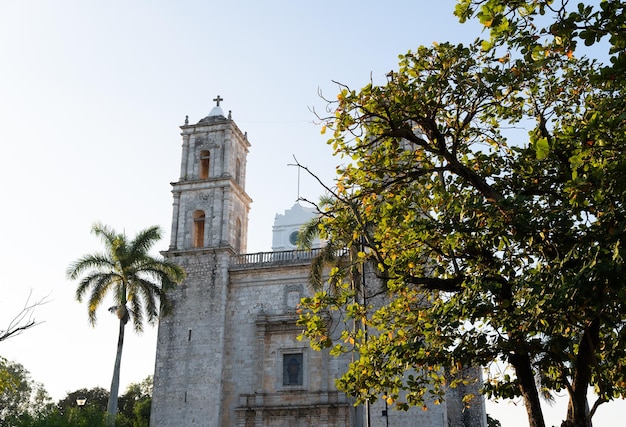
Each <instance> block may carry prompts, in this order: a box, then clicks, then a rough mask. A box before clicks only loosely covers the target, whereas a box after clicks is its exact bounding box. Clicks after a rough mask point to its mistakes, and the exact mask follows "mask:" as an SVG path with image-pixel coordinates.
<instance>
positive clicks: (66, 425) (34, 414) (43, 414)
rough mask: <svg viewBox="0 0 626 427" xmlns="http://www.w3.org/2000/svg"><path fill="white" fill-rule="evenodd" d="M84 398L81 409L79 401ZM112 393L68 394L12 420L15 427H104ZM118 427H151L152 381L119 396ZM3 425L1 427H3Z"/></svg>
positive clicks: (98, 390) (93, 390)
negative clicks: (54, 402)
mask: <svg viewBox="0 0 626 427" xmlns="http://www.w3.org/2000/svg"><path fill="white" fill-rule="evenodd" d="M79 397H80V398H85V405H84V406H82V407H79V406H78V404H77V402H76V400H77V399H78V398H79ZM108 399H109V392H108V391H107V390H105V389H103V388H102V387H95V388H91V389H85V388H82V389H79V390H76V391H73V392H70V393H68V394H67V395H66V396H65V397H64V398H63V399H61V400H59V401H58V402H57V404H56V405H53V404H48V405H46V406H45V407H42V408H41V409H40V410H39V411H25V412H22V413H19V414H17V415H16V416H15V417H13V418H12V421H11V424H10V425H11V426H12V427H39V426H41V427H78V426H84V427H103V426H105V425H106V421H107V419H106V417H105V414H106V410H107V401H108ZM119 400H120V411H119V412H118V414H117V416H116V419H115V425H116V426H117V427H148V425H149V422H150V405H151V402H152V377H148V378H146V379H145V380H143V381H142V382H140V383H132V384H130V385H129V386H128V388H127V389H126V392H125V393H124V394H123V395H122V396H120V398H119ZM0 425H2V424H0Z"/></svg>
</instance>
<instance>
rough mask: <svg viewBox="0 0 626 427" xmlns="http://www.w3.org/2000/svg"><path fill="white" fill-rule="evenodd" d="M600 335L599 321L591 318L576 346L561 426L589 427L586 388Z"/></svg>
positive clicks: (589, 380) (587, 387)
mask: <svg viewBox="0 0 626 427" xmlns="http://www.w3.org/2000/svg"><path fill="white" fill-rule="evenodd" d="M599 336H600V321H599V320H598V319H597V318H596V319H593V321H592V322H591V324H590V325H589V326H588V327H587V328H586V329H585V332H584V333H583V336H582V338H581V340H580V344H579V346H578V354H577V356H576V370H575V372H574V375H573V378H572V390H571V391H570V397H569V404H568V406H567V420H566V421H565V422H563V424H562V426H566V427H591V419H589V418H588V417H589V404H588V402H587V390H588V389H589V383H590V382H591V375H592V367H593V365H594V362H595V353H596V348H597V346H598V342H599Z"/></svg>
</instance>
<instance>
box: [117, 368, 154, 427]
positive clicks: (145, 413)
mask: <svg viewBox="0 0 626 427" xmlns="http://www.w3.org/2000/svg"><path fill="white" fill-rule="evenodd" d="M152 387H153V380H152V376H149V377H147V378H145V379H144V380H143V381H141V382H140V383H132V384H129V386H128V388H127V389H126V392H125V393H124V394H123V395H122V396H120V399H119V413H118V417H123V418H125V419H126V420H127V421H126V422H127V423H128V425H129V426H132V427H144V426H145V427H148V425H149V423H150V409H151V404H152ZM116 425H118V426H119V425H121V423H119V422H118V423H116Z"/></svg>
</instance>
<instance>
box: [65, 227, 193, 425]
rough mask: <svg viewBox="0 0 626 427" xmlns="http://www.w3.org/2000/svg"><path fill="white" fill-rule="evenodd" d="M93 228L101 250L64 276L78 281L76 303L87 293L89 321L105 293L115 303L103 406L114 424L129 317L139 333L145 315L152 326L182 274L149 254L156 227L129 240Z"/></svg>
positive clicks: (166, 309) (108, 230)
mask: <svg viewBox="0 0 626 427" xmlns="http://www.w3.org/2000/svg"><path fill="white" fill-rule="evenodd" d="M92 232H93V234H95V235H96V236H97V237H99V238H100V239H101V240H102V242H103V243H104V247H105V252H103V253H96V254H89V255H85V256H83V257H82V258H79V259H78V260H77V261H75V262H74V263H72V264H71V265H70V266H69V267H68V269H67V276H68V277H69V278H70V279H73V280H78V281H79V282H78V287H77V288H76V299H77V300H78V301H79V302H80V301H82V300H83V298H85V296H86V295H88V296H87V308H88V316H89V322H90V323H91V324H92V325H95V323H96V312H97V309H98V307H99V306H100V305H101V304H102V303H103V301H104V299H105V297H106V296H107V295H110V296H111V297H112V299H113V302H114V305H113V306H112V307H111V308H109V310H110V311H111V312H113V313H115V314H116V315H117V317H118V319H119V337H118V342H117V353H116V357H115V365H114V368H113V378H112V380H111V392H110V395H109V403H108V406H107V412H108V414H109V416H108V420H109V423H110V424H113V423H114V421H115V414H116V412H117V400H118V392H119V382H120V365H121V359H122V348H123V345H124V330H125V327H126V324H127V323H128V322H129V321H132V323H133V326H134V329H135V331H136V332H141V331H142V330H143V327H144V319H145V320H147V322H148V323H149V324H154V323H155V322H156V319H157V318H158V316H159V315H161V316H163V315H166V314H167V313H168V312H169V311H170V309H171V307H170V303H169V299H168V298H167V290H168V289H171V288H173V287H174V286H175V285H176V284H177V283H179V282H180V281H182V280H183V278H184V275H185V274H184V271H183V270H182V268H181V267H180V266H178V265H176V264H174V263H171V262H169V261H167V260H163V259H160V258H156V257H154V256H152V255H150V254H149V250H150V249H151V248H152V247H153V246H154V244H155V243H156V242H157V241H158V240H159V239H160V238H161V232H160V229H159V227H156V226H153V227H149V228H147V229H145V230H142V231H140V232H139V233H137V235H136V236H135V237H134V238H133V239H132V240H130V239H129V238H128V237H127V236H126V234H125V233H118V232H116V231H115V230H113V229H112V228H110V227H108V226H105V225H102V224H95V225H94V226H93V227H92Z"/></svg>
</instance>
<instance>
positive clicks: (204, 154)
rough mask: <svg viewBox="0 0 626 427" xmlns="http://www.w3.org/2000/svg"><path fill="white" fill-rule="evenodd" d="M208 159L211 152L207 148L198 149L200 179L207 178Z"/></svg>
mask: <svg viewBox="0 0 626 427" xmlns="http://www.w3.org/2000/svg"><path fill="white" fill-rule="evenodd" d="M210 160H211V153H210V152H209V151H208V150H202V151H200V179H207V178H208V177H209V162H210Z"/></svg>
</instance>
